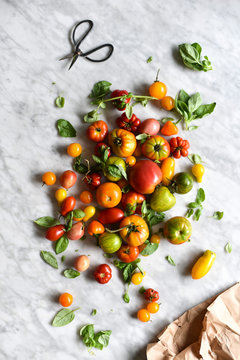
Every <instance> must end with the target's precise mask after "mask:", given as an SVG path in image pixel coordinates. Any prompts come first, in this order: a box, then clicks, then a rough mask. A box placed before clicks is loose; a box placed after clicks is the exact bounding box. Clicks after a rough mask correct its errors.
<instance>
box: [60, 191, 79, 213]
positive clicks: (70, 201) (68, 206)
mask: <svg viewBox="0 0 240 360" xmlns="http://www.w3.org/2000/svg"><path fill="white" fill-rule="evenodd" d="M75 205H76V199H75V197H73V196H68V197H66V199H65V200H63V203H62V206H61V215H62V216H65V215H67V213H68V212H69V211H72V210H73V209H74V207H75Z"/></svg>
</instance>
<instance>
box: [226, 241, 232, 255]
mask: <svg viewBox="0 0 240 360" xmlns="http://www.w3.org/2000/svg"><path fill="white" fill-rule="evenodd" d="M224 250H225V251H226V252H227V253H229V254H230V253H231V252H232V245H231V244H230V242H228V243H227V244H226V245H225V247H224Z"/></svg>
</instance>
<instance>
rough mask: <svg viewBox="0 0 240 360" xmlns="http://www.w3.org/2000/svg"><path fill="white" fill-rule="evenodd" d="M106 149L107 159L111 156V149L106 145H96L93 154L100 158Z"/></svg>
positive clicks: (101, 143) (102, 143)
mask: <svg viewBox="0 0 240 360" xmlns="http://www.w3.org/2000/svg"><path fill="white" fill-rule="evenodd" d="M106 149H107V150H108V157H109V156H111V149H110V147H109V146H108V145H107V144H105V143H104V142H100V143H97V144H96V146H95V149H94V154H95V155H96V156H98V157H100V158H101V157H102V155H103V154H104V151H105V150H106Z"/></svg>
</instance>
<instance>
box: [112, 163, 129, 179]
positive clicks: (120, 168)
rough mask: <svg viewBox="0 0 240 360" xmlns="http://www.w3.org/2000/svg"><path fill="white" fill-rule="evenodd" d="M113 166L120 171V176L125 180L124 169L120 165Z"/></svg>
mask: <svg viewBox="0 0 240 360" xmlns="http://www.w3.org/2000/svg"><path fill="white" fill-rule="evenodd" d="M114 166H116V167H117V168H118V170H119V171H120V174H121V176H122V177H123V178H124V179H125V180H127V173H126V171H125V170H124V168H123V167H122V166H121V165H117V164H114Z"/></svg>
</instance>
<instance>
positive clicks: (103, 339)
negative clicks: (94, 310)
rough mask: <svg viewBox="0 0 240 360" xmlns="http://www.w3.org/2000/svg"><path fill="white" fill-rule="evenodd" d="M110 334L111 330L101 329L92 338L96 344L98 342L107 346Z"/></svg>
mask: <svg viewBox="0 0 240 360" xmlns="http://www.w3.org/2000/svg"><path fill="white" fill-rule="evenodd" d="M111 334H112V331H111V330H101V331H99V332H98V333H97V334H96V335H95V337H94V340H95V341H96V344H100V345H102V347H107V346H108V344H109V339H110V335H111Z"/></svg>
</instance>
